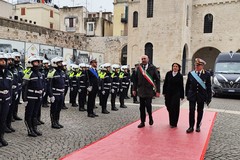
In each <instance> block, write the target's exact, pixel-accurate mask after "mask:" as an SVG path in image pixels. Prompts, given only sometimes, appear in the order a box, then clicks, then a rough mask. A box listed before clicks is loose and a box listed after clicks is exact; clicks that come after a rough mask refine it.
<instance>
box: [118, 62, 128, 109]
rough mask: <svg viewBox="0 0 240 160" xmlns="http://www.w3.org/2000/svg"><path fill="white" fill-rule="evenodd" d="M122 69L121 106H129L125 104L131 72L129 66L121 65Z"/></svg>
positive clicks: (120, 75) (120, 76)
mask: <svg viewBox="0 0 240 160" xmlns="http://www.w3.org/2000/svg"><path fill="white" fill-rule="evenodd" d="M121 71H122V72H120V74H119V78H120V87H119V101H120V108H127V106H126V105H125V104H124V99H125V97H126V96H127V91H128V86H129V74H128V66H127V65H124V66H122V67H121Z"/></svg>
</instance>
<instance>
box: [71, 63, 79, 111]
mask: <svg viewBox="0 0 240 160" xmlns="http://www.w3.org/2000/svg"><path fill="white" fill-rule="evenodd" d="M78 70H79V67H78V65H76V64H72V71H71V73H70V74H69V85H70V103H72V107H78V105H77V103H76V98H77V93H78V86H77V77H76V76H77V73H78Z"/></svg>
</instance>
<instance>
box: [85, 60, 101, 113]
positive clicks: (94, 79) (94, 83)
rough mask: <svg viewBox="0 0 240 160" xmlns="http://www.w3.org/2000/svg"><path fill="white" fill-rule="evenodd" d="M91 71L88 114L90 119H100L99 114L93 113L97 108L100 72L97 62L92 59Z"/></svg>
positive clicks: (88, 89)
mask: <svg viewBox="0 0 240 160" xmlns="http://www.w3.org/2000/svg"><path fill="white" fill-rule="evenodd" d="M90 65H91V67H90V69H89V70H88V75H89V87H88V88H87V91H88V102H87V112H88V117H91V118H95V117H98V115H97V114H95V113H94V112H93V109H94V106H95V100H96V95H97V93H98V80H99V76H98V72H97V69H96V68H97V60H96V59H92V60H91V61H90Z"/></svg>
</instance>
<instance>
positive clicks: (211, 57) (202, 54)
mask: <svg viewBox="0 0 240 160" xmlns="http://www.w3.org/2000/svg"><path fill="white" fill-rule="evenodd" d="M220 52H221V51H219V50H218V49H217V48H214V47H203V48H201V49H199V50H198V51H197V52H196V53H195V54H194V55H193V57H192V68H194V61H195V58H201V59H203V60H205V61H206V62H207V64H206V65H205V67H204V68H205V69H206V70H208V69H213V68H214V63H215V60H216V58H217V56H218V55H219V53H220Z"/></svg>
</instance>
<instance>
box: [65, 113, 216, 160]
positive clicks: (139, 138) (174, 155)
mask: <svg viewBox="0 0 240 160" xmlns="http://www.w3.org/2000/svg"><path fill="white" fill-rule="evenodd" d="M153 118H154V125H153V126H149V125H148V121H147V123H146V126H145V128H142V129H139V128H137V125H138V124H139V121H137V122H135V123H132V124H130V125H128V126H126V127H124V128H122V129H120V130H118V131H116V132H114V133H112V134H110V135H109V136H107V137H105V138H103V139H101V140H99V141H97V142H95V143H93V144H91V145H89V146H87V147H84V148H82V149H79V150H77V151H75V152H73V153H71V154H69V155H66V156H65V157H63V158H61V159H62V160H198V159H204V155H205V152H206V149H207V145H208V142H209V139H210V134H211V131H212V127H213V124H214V120H215V118H216V113H215V112H204V117H203V121H202V126H201V132H200V133H197V132H195V131H194V132H193V133H191V134H186V129H187V128H188V110H185V109H182V110H181V113H180V118H179V123H178V127H177V128H174V129H172V128H170V127H169V125H168V112H167V110H166V109H165V108H164V109H160V110H158V111H156V112H154V113H153Z"/></svg>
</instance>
